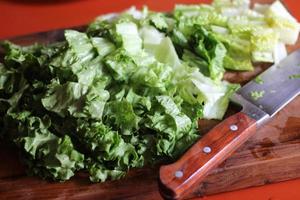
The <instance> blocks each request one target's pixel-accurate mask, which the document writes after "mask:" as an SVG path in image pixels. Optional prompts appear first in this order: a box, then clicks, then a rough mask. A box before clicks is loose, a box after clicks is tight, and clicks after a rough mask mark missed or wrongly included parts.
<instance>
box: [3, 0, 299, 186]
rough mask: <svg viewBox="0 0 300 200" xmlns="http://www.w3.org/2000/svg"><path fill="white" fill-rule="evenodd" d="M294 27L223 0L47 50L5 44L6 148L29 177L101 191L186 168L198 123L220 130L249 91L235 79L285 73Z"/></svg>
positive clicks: (69, 34)
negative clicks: (240, 74)
mask: <svg viewBox="0 0 300 200" xmlns="http://www.w3.org/2000/svg"><path fill="white" fill-rule="evenodd" d="M275 4H276V3H275ZM280 5H281V4H280ZM235 12H238V13H235ZM263 13H266V14H263ZM279 14H280V13H279ZM244 16H245V17H244ZM262 17H263V19H261V18H262ZM258 22H259V23H258ZM264 22H265V23H266V24H264ZM269 22H270V23H271V24H268V26H269V28H268V29H265V26H267V23H269ZM260 23H262V24H260ZM250 25H251V26H250ZM295 27H296V28H298V29H299V24H297V23H296V22H294V21H293V20H291V19H289V18H284V16H277V15H276V13H275V14H274V15H273V14H272V6H267V7H264V6H262V5H260V6H259V11H255V10H250V9H249V2H248V1H240V0H235V1H228V0H226V1H225V0H223V1H220V0H218V1H217V0H216V1H215V2H214V3H213V4H212V5H192V6H188V5H178V6H176V8H175V10H174V11H173V12H171V13H157V12H150V11H149V10H148V9H147V8H145V9H143V10H142V11H137V10H135V9H130V10H128V11H126V12H124V13H121V14H119V15H109V16H102V17H99V18H98V19H96V20H95V21H94V22H93V23H91V24H90V25H89V26H88V28H87V30H86V32H78V31H75V30H66V31H65V40H64V41H61V42H57V43H52V44H47V45H41V44H35V45H32V46H26V47H22V46H18V45H15V44H12V43H10V42H4V43H3V47H4V49H5V57H4V62H3V64H0V127H1V128H0V137H1V138H2V139H3V140H5V141H9V142H12V143H13V144H15V145H17V146H18V148H19V149H20V152H21V155H22V159H23V161H24V163H25V164H26V165H27V167H28V169H29V170H28V171H29V172H30V173H31V174H36V175H39V176H41V177H43V178H49V179H53V180H59V181H64V180H68V179H70V178H71V177H72V176H73V175H74V174H75V172H76V171H78V170H81V169H85V170H86V171H88V172H89V174H90V180H91V181H93V182H98V181H101V182H103V181H105V180H107V179H118V178H121V177H123V176H124V175H125V174H126V172H127V171H128V170H129V169H130V168H137V167H143V166H145V165H149V164H153V163H157V162H159V161H161V160H166V159H171V160H172V159H176V158H178V156H180V155H181V154H182V153H183V152H184V151H185V150H186V149H187V148H188V147H189V146H190V145H192V144H193V143H194V142H195V141H196V140H197V139H199V137H200V135H199V133H198V131H197V120H198V119H199V118H205V119H222V117H223V115H224V113H225V111H226V109H227V106H228V102H229V97H230V95H231V94H232V93H233V92H234V91H236V90H237V89H238V88H239V85H236V84H230V83H227V82H226V81H223V80H222V78H223V75H224V72H225V69H233V70H251V69H252V68H253V67H252V61H253V60H255V61H270V62H273V61H275V60H274V58H275V57H274V55H275V54H274V49H276V48H275V47H276V46H278V44H280V43H282V42H287V43H288V42H295V41H294V40H293V39H294V38H293V36H294V35H293V34H292V33H291V32H292V31H293V30H294V28H295ZM277 29H278V30H277ZM275 30H277V31H275ZM289 30H291V32H290V38H289V40H288V39H287V40H283V38H281V35H280V34H281V33H282V34H283V35H282V37H284V36H286V34H287V33H286V32H288V31H289ZM256 31H258V32H259V33H257V34H255V33H256ZM298 32H299V30H298ZM271 36H272V37H271ZM281 46H282V45H281Z"/></svg>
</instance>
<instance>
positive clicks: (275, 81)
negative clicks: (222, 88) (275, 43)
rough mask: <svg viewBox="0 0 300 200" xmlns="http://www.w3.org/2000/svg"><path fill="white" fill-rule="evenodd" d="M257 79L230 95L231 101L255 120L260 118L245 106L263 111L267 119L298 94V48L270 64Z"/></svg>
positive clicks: (299, 83) (299, 73)
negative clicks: (258, 95)
mask: <svg viewBox="0 0 300 200" xmlns="http://www.w3.org/2000/svg"><path fill="white" fill-rule="evenodd" d="M259 79H260V80H259V81H257V80H252V81H250V82H249V83H247V84H246V85H244V86H243V87H242V88H240V89H239V90H238V91H237V92H236V94H235V95H233V97H232V101H234V102H236V103H239V104H242V106H244V111H245V112H246V114H248V115H249V116H250V117H254V118H255V119H256V120H262V119H259V116H256V115H255V112H253V111H254V110H252V112H251V111H249V108H247V106H249V105H250V104H253V105H252V106H255V107H256V108H255V109H256V110H260V111H259V112H260V113H261V112H265V113H266V114H267V116H266V119H267V118H270V117H273V116H274V115H275V114H276V113H277V112H279V111H280V110H281V109H282V108H283V107H284V106H285V105H287V104H288V103H289V102H290V101H292V100H293V99H294V98H295V97H296V96H298V95H299V94H300V50H297V51H295V52H293V53H291V54H290V55H289V56H288V57H286V58H285V59H284V60H282V61H281V62H280V63H279V64H275V65H273V66H271V67H270V68H269V69H267V70H266V71H265V72H263V73H262V74H261V75H260V76H259ZM255 94H261V97H256V96H255ZM246 101H248V102H246ZM245 103H246V105H244V104H245ZM252 109H254V107H253V108H252Z"/></svg>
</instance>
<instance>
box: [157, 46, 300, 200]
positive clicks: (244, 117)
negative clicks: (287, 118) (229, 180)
mask: <svg viewBox="0 0 300 200" xmlns="http://www.w3.org/2000/svg"><path fill="white" fill-rule="evenodd" d="M260 77H261V81H259V82H258V81H255V80H253V81H251V82H249V83H248V84H246V85H244V86H243V87H242V88H240V89H239V90H238V91H237V92H236V93H235V94H234V95H233V96H232V98H231V100H232V101H233V102H235V103H237V104H239V105H241V106H242V108H243V109H242V110H241V111H240V112H239V113H237V114H234V115H233V116H231V117H229V118H227V119H225V120H224V121H222V122H221V123H220V124H218V125H217V126H216V127H215V128H213V129H212V130H211V131H210V132H208V133H207V134H205V135H204V136H203V137H202V138H201V139H200V140H199V141H198V142H197V143H195V144H194V145H193V146H192V147H191V148H190V149H189V150H188V151H187V152H186V153H185V154H184V155H183V156H182V157H181V158H180V159H179V160H178V161H177V162H175V163H173V164H170V165H164V166H162V167H161V168H160V171H159V187H160V192H161V194H162V196H163V197H165V198H167V199H183V198H184V197H185V196H186V195H187V194H188V193H190V192H191V189H193V188H194V187H195V186H197V185H199V183H200V182H201V181H203V179H204V178H205V177H206V176H207V175H208V173H209V172H210V171H211V170H212V169H214V168H216V167H217V166H218V165H219V164H221V163H222V162H223V161H224V160H225V159H226V158H228V157H229V156H230V155H231V154H232V153H233V152H234V151H235V150H237V149H238V148H239V147H240V146H241V145H242V144H243V143H244V142H245V141H247V140H248V139H249V138H250V137H251V136H253V135H254V134H255V132H256V129H257V128H258V127H259V126H262V125H263V124H264V123H265V122H267V121H268V120H269V119H271V118H272V117H273V116H274V115H275V114H276V113H277V112H278V111H280V110H281V109H282V108H283V107H284V106H285V105H287V104H288V103H289V102H290V101H292V100H293V99H294V98H295V97H296V96H297V95H298V94H299V93H300V50H297V51H295V52H293V53H292V54H290V55H289V56H288V57H286V58H285V59H284V60H282V61H281V62H280V63H279V64H277V65H273V66H272V67H270V68H269V69H268V70H266V71H265V72H264V73H262V74H261V76H260ZM299 109H300V108H299Z"/></svg>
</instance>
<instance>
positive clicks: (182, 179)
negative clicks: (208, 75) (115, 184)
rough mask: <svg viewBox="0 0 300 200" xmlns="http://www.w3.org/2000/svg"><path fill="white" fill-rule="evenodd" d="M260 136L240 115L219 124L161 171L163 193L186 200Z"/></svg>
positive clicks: (160, 180)
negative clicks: (245, 145)
mask: <svg viewBox="0 0 300 200" xmlns="http://www.w3.org/2000/svg"><path fill="white" fill-rule="evenodd" d="M255 132H256V121H255V120H254V119H252V118H250V117H249V116H247V115H246V114H244V113H242V112H239V113H237V114H235V115H233V116H231V117H229V118H227V119H225V120H224V121H223V122H221V123H220V124H218V125H217V126H216V127H215V128H213V129H212V130H211V131H210V132H208V133H207V134H205V135H204V137H203V138H201V139H200V140H199V141H198V142H197V143H196V144H194V145H193V146H192V147H191V148H190V149H189V150H188V151H187V152H186V153H185V154H184V155H183V156H182V157H181V158H180V159H179V160H178V161H177V162H175V163H173V164H170V165H164V166H162V167H161V168H160V171H159V187H160V192H161V194H162V196H163V197H165V198H166V199H183V198H184V196H185V195H186V194H188V193H190V192H191V188H193V187H194V186H196V185H197V184H199V183H200V182H201V181H203V179H204V178H205V177H206V176H207V174H208V173H209V172H210V171H211V170H212V169H214V168H216V167H217V166H218V165H219V164H221V163H222V162H223V161H224V160H225V159H226V158H228V157H229V156H230V155H231V154H232V153H233V152H234V151H235V150H237V148H239V147H240V146H241V145H242V144H243V143H244V142H245V141H246V140H248V139H249V138H250V137H251V136H252V135H254V133H255Z"/></svg>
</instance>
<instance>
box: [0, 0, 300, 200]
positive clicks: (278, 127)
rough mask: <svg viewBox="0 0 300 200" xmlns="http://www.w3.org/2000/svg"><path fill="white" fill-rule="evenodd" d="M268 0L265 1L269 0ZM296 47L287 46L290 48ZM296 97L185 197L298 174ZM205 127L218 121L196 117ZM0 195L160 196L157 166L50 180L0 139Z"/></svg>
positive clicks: (43, 36)
mask: <svg viewBox="0 0 300 200" xmlns="http://www.w3.org/2000/svg"><path fill="white" fill-rule="evenodd" d="M260 2H262V1H260ZM269 2H270V1H269ZM61 36H62V34H61V31H55V32H49V33H40V34H37V35H31V36H27V37H19V38H18V39H15V40H14V41H15V42H17V43H19V44H30V43H33V42H36V41H38V42H49V41H53V40H56V39H57V38H61ZM299 47H300V42H299V41H298V43H297V45H295V46H292V47H289V51H293V50H294V49H296V48H299ZM267 67H268V65H266V64H264V65H260V64H258V65H257V67H256V68H255V70H254V71H253V72H240V73H235V72H228V73H227V74H226V75H225V78H226V79H227V80H230V81H233V82H239V83H245V82H247V81H249V80H250V79H251V78H253V77H254V76H256V75H257V74H258V73H260V72H262V71H264V70H265V69H267ZM299 108H300V97H298V98H297V99H295V100H294V101H293V102H291V103H290V104H289V105H288V106H287V107H286V108H284V109H283V110H282V111H280V112H279V113H278V114H277V115H276V116H275V117H274V118H273V119H272V120H271V121H270V122H268V124H266V125H265V126H263V127H262V128H260V129H259V130H258V131H257V132H256V134H255V136H253V137H252V138H251V139H249V140H248V141H247V142H246V144H245V145H243V146H242V147H241V148H239V149H238V151H237V152H236V153H234V154H233V155H232V156H231V157H230V158H228V159H227V160H225V161H224V162H223V163H222V164H221V165H220V166H219V167H218V168H217V169H215V170H213V171H211V172H210V175H209V176H208V177H207V178H205V180H204V181H203V182H202V183H200V184H199V185H198V186H197V187H196V189H195V191H193V192H192V193H191V194H190V195H189V197H195V196H204V195H209V194H215V193H220V192H225V191H233V190H237V189H242V188H247V187H252V186H258V185H265V184H269V183H275V182H279V181H284V180H290V179H295V178H299V177H300V111H299ZM199 123H200V125H201V130H200V131H201V132H203V133H206V132H207V131H208V130H210V129H211V128H212V127H214V126H215V125H217V124H218V123H219V121H205V120H202V121H200V122H199ZM0 158H1V162H0V197H1V199H30V200H31V199H101V200H102V199H114V200H115V199H138V200H148V199H155V200H156V199H162V198H161V197H160V195H159V192H158V186H157V180H158V167H153V168H144V169H136V170H132V171H130V173H129V174H128V176H126V178H125V179H122V180H119V181H108V182H105V183H99V184H91V183H90V182H89V180H88V178H87V175H86V174H84V173H81V174H78V175H76V177H74V178H72V179H71V180H70V181H67V182H65V183H52V182H49V181H44V180H41V179H40V178H38V177H28V176H27V175H26V173H25V169H24V167H23V166H22V165H21V163H20V161H19V159H18V153H17V152H16V151H15V149H14V148H13V147H9V146H7V145H6V144H2V143H0Z"/></svg>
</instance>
